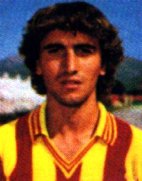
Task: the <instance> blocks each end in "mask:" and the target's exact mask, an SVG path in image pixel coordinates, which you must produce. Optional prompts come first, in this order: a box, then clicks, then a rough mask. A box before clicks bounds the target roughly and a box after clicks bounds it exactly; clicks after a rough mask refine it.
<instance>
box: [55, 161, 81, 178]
mask: <svg viewBox="0 0 142 181" xmlns="http://www.w3.org/2000/svg"><path fill="white" fill-rule="evenodd" d="M81 166H82V164H80V165H79V166H78V167H77V169H76V170H75V172H74V173H73V174H72V176H71V177H70V178H66V177H65V175H64V174H63V172H62V171H61V170H60V168H59V167H58V166H56V174H57V175H56V177H57V178H56V181H79V180H80V172H81Z"/></svg>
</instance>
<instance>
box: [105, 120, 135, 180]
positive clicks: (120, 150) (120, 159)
mask: <svg viewBox="0 0 142 181" xmlns="http://www.w3.org/2000/svg"><path fill="white" fill-rule="evenodd" d="M116 124H117V132H118V137H117V138H116V141H115V143H114V145H113V146H110V145H109V146H108V151H107V156H106V161H105V168H104V181H112V180H121V181H124V180H126V179H125V178H124V175H125V158H126V154H127V152H128V149H129V147H130V144H131V140H132V132H131V128H130V126H129V125H128V124H127V123H125V122H123V121H122V120H120V119H118V118H116Z"/></svg>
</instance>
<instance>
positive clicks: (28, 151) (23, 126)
mask: <svg viewBox="0 0 142 181" xmlns="http://www.w3.org/2000/svg"><path fill="white" fill-rule="evenodd" d="M28 118H29V115H27V116H24V117H22V118H20V119H19V120H18V122H17V125H16V141H17V143H16V144H17V163H16V166H15V169H14V171H13V173H12V175H11V177H10V180H13V181H32V144H31V143H32V142H31V137H30V131H29V125H28Z"/></svg>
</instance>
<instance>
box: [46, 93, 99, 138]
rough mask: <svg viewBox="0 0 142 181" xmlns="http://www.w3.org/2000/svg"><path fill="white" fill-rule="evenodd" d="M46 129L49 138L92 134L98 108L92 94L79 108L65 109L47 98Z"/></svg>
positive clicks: (97, 115)
mask: <svg viewBox="0 0 142 181" xmlns="http://www.w3.org/2000/svg"><path fill="white" fill-rule="evenodd" d="M46 111H47V128H48V131H49V135H50V137H51V138H54V137H55V136H56V135H59V134H60V135H62V136H65V135H69V133H70V134H72V135H75V136H77V135H78V136H79V135H80V137H81V136H82V135H87V136H88V137H90V136H91V135H92V134H93V131H94V129H95V125H96V124H97V121H98V117H99V108H98V104H97V101H96V98H95V95H94V94H93V95H92V96H91V97H89V98H88V100H87V101H86V102H85V103H84V104H83V105H81V106H80V107H75V108H71V107H66V106H63V105H61V104H59V103H57V102H56V101H54V100H53V99H52V98H50V97H49V98H48V104H47V109H46Z"/></svg>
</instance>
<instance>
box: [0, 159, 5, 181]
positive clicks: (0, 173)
mask: <svg viewBox="0 0 142 181" xmlns="http://www.w3.org/2000/svg"><path fill="white" fill-rule="evenodd" d="M0 180H2V181H5V180H6V178H5V175H4V171H3V166H2V161H1V160H0Z"/></svg>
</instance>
